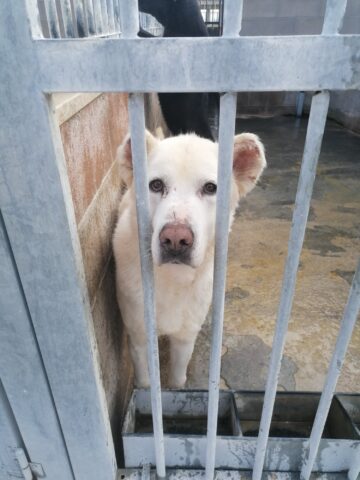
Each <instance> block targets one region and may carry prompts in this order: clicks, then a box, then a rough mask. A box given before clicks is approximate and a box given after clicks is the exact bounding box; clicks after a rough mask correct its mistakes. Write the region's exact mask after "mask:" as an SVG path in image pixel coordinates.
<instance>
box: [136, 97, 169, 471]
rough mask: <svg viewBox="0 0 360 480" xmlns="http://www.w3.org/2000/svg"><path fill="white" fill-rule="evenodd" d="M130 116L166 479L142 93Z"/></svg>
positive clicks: (158, 450)
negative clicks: (150, 252)
mask: <svg viewBox="0 0 360 480" xmlns="http://www.w3.org/2000/svg"><path fill="white" fill-rule="evenodd" d="M129 116H130V133H131V149H132V156H133V169H134V182H135V192H136V213H137V222H138V229H139V248H140V260H141V273H142V286H143V296H144V321H145V327H146V333H147V354H148V367H149V374H150V389H151V406H152V416H153V429H154V437H153V442H152V443H153V448H154V450H155V458H156V470H157V474H158V476H159V477H160V478H163V477H165V455H164V434H163V422H162V407H161V385H160V365H159V347H158V338H157V331H156V316H155V301H154V274H153V263H152V258H151V256H150V255H149V251H150V250H151V234H152V227H151V221H150V214H149V186H148V178H147V161H146V159H147V155H146V140H145V112H144V96H143V95H141V94H131V95H130V96H129Z"/></svg>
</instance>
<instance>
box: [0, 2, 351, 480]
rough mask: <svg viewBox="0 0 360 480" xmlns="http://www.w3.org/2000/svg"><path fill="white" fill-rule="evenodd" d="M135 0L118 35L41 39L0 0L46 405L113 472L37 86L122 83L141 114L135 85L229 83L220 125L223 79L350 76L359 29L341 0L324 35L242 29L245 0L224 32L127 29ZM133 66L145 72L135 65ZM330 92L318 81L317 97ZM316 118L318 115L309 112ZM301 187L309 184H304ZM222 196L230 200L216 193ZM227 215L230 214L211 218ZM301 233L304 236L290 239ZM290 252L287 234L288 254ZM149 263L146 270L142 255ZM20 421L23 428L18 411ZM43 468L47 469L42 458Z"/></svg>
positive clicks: (26, 13)
mask: <svg viewBox="0 0 360 480" xmlns="http://www.w3.org/2000/svg"><path fill="white" fill-rule="evenodd" d="M136 4H137V2H136V0H122V1H121V8H122V18H126V20H127V21H126V22H125V23H124V24H123V25H122V30H123V38H120V39H72V40H68V39H66V40H65V39H61V40H60V39H58V40H43V39H40V38H41V33H40V29H39V19H38V16H37V14H36V12H37V5H36V0H21V1H20V0H19V1H16V2H10V3H9V4H7V5H5V2H3V3H2V4H0V52H1V56H2V58H4V59H5V61H4V65H5V67H6V68H5V69H2V70H1V71H0V85H1V87H0V88H1V90H2V93H1V95H0V102H1V104H2V106H1V109H0V111H1V113H0V115H1V117H0V130H1V131H2V134H1V137H0V144H1V147H2V150H3V152H4V153H3V162H4V168H3V171H2V174H3V180H2V183H1V184H0V202H1V212H2V216H3V221H4V225H5V229H6V231H7V235H8V238H9V241H10V244H11V249H12V252H13V256H14V260H15V264H16V268H17V273H18V275H19V281H20V283H21V287H22V289H23V292H24V297H25V299H26V304H27V306H28V310H29V314H30V316H31V323H32V325H33V328H34V332H35V335H36V339H37V342H38V346H39V351H40V354H41V357H42V359H43V362H44V369H45V372H46V377H47V379H48V382H49V385H50V388H51V391H52V395H53V399H54V409H55V410H56V414H57V417H58V421H59V424H60V425H61V431H62V433H63V437H64V442H65V444H66V448H67V450H68V453H69V458H70V462H71V466H72V469H73V472H74V477H75V478H76V479H77V480H82V479H84V480H85V479H86V480H95V479H96V480H97V479H99V478H101V479H106V480H108V479H109V480H111V479H113V478H114V477H115V472H116V465H115V456H114V449H113V443H112V437H111V432H110V424H109V418H108V413H107V409H106V402H105V395H104V391H103V387H102V385H101V379H100V371H99V362H98V358H97V351H96V341H95V336H94V332H93V326H92V322H91V313H90V308H89V300H88V295H87V289H86V283H85V278H84V272H83V265H82V255H81V249H80V243H79V238H78V233H77V228H76V222H75V217H74V211H73V205H72V199H71V195H70V188H69V182H68V178H67V173H66V167H65V161H64V156H63V151H62V145H61V140H60V135H59V128H58V125H57V124H56V121H55V119H54V114H53V108H52V104H51V99H50V97H48V96H47V94H50V93H55V92H60V91H61V92H70V91H79V92H81V91H87V92H97V91H104V92H110V91H111V92H112V91H124V92H132V93H133V95H131V96H130V98H132V99H133V100H132V101H130V113H131V115H132V116H133V117H134V118H138V119H139V118H140V114H141V110H142V105H141V104H142V95H138V93H136V92H140V93H142V92H150V91H159V92H161V91H162V92H164V91H167V92H172V91H181V92H192V91H223V92H228V93H227V94H226V95H225V96H224V97H223V100H222V103H223V107H222V115H224V118H227V116H228V114H229V116H228V118H229V119H228V122H229V123H228V125H231V123H232V122H233V121H234V114H235V113H234V108H233V101H232V100H231V99H233V98H234V94H233V93H232V92H237V91H259V90H262V91H278V90H286V91H311V90H322V91H324V90H335V89H336V90H348V89H360V35H336V33H337V31H338V29H339V26H340V24H341V19H342V17H343V14H344V12H345V7H346V0H328V3H327V7H328V8H327V12H326V17H325V22H324V28H323V35H321V36H319V35H313V36H296V37H295V36H293V37H239V36H238V32H239V31H240V27H241V8H239V7H241V4H242V2H239V1H236V0H228V1H227V3H226V5H225V11H224V36H223V38H216V39H215V38H197V39H192V38H182V39H160V38H156V39H151V40H149V39H139V38H136V33H137V31H138V11H137V6H136ZM14 52H15V55H14ZM179 52H181V53H180V54H179ZM150 58H151V59H152V61H151V62H149V59H150ZM214 58H216V59H217V63H216V65H215V63H214ZM229 65H231V67H232V68H231V69H229ZM274 65H276V72H275V70H274ZM139 71H141V73H142V75H141V76H139V75H137V73H136V72H139ZM200 72H201V75H199V73H200ZM289 84H290V85H291V87H290V88H289V86H288V85H289ZM327 96H328V94H327V93H321V94H319V96H318V98H323V99H324V98H326V97H327ZM314 98H316V96H315V97H314ZM327 104H328V101H327V102H326V101H325V102H324V105H323V106H322V107H321V108H320V109H319V115H320V118H321V117H322V116H323V115H324V113H325V114H326V111H327ZM314 115H315V113H314ZM325 116H326V115H325ZM317 118H318V117H317V115H315V120H317ZM136 122H137V120H136V121H135V123H134V125H133V127H132V128H131V133H132V136H133V138H138V139H140V142H139V144H138V145H139V149H138V152H134V164H135V165H137V167H135V169H136V168H138V170H139V185H141V184H145V185H146V183H145V181H146V171H144V172H141V166H142V165H143V164H144V157H143V145H142V142H143V139H144V136H143V135H144V125H143V124H140V123H136ZM321 135H322V133H321ZM226 137H227V135H225V133H224V139H223V140H221V139H220V154H222V153H224V152H225V153H226V154H225V158H227V159H228V160H229V158H231V156H230V155H229V148H228V147H229V145H228V144H227V140H226ZM17 138H19V139H20V140H19V141H18V140H17ZM320 144H321V138H320V143H319V138H318V137H317V138H315V141H314V142H313V143H312V144H311V142H310V146H309V148H310V156H314V155H315V157H316V158H315V166H316V160H317V156H318V153H319V149H318V148H317V145H318V146H319V148H320ZM305 153H306V151H305ZM141 157H142V158H141ZM227 163H228V162H227ZM228 167H229V166H227V168H226V170H227V175H229V168H228ZM312 174H313V175H315V172H312ZM141 175H143V178H140V177H141ZM220 180H221V181H220V182H219V188H218V192H219V197H221V195H220V194H221V192H222V193H224V192H225V190H224V188H225V185H226V182H227V181H228V177H227V178H226V177H224V178H220ZM141 182H142V183H141ZM220 183H221V185H222V186H221V185H220ZM310 194H311V191H310V193H309V198H310V196H311V195H310ZM222 198H223V200H222V202H223V203H224V204H226V196H223V197H222ZM218 205H219V204H218ZM305 214H306V208H305ZM141 215H142V218H143V220H144V230H143V235H142V238H144V235H145V234H146V231H147V228H148V219H147V205H146V202H145V205H144V207H143V211H142V214H141ZM141 215H140V216H141ZM305 225H306V221H305ZM224 228H225V229H226V225H225V226H223V227H221V229H224ZM223 234H224V230H222V231H221V230H220V229H219V230H218V238H220V237H221V236H222V235H223ZM301 244H302V241H301V242H300V249H301ZM226 249H227V240H226V241H224V243H223V247H221V248H220V249H219V252H218V255H219V257H222V258H224V253H226ZM64 252H66V255H64ZM291 252H292V250H291V248H290V250H289V255H290V256H291ZM295 263H296V262H295ZM218 265H221V261H220V262H219V263H218ZM223 267H224V265H223V264H222V268H221V269H220V273H218V275H219V277H218V278H219V281H221V278H222V277H223V275H224V268H223ZM296 269H297V267H296V265H295V271H294V269H293V270H292V272H293V273H292V275H295V276H296ZM145 271H148V270H147V269H146V268H145ZM216 272H217V270H216V266H215V273H216ZM149 279H151V273H150V277H147V280H146V279H145V280H144V290H145V293H148V294H149V295H150V297H149V298H151V295H152V293H151V282H149ZM146 282H147V283H146ZM222 297H223V292H219V294H218V295H217V298H215V296H214V303H217V308H214V310H216V311H217V312H218V316H217V317H216V318H215V317H214V319H213V322H214V325H216V326H217V331H218V332H219V329H220V328H221V325H222V315H223V312H222V311H221V310H222V309H221V305H222V302H223V298H222ZM291 300H292V296H291V294H290V296H288V297H287V300H286V301H287V302H288V301H290V310H291ZM150 307H151V305H150ZM150 310H151V308H150ZM288 315H290V311H289V312H288ZM148 320H149V325H148V326H149V332H150V333H151V335H150V336H149V338H150V342H152V343H150V347H151V348H150V349H149V350H150V351H153V352H155V351H156V348H157V345H156V342H157V341H156V339H155V337H154V332H155V327H154V312H153V311H152V312H151V311H149V318H148ZM287 320H288V318H286V315H285V317H284V324H283V327H281V329H280V330H281V331H280V334H279V335H278V336H277V337H276V338H277V342H278V343H277V344H276V341H275V343H274V346H275V345H278V346H280V355H277V354H276V352H275V349H274V348H273V357H274V360H273V361H272V365H273V367H272V368H273V373H274V377H273V378H274V379H275V391H276V383H277V367H278V364H279V362H280V361H281V355H282V348H283V343H284V341H285V334H286V328H285V330H284V327H286V324H287ZM213 345H214V347H213V351H214V352H215V353H216V352H217V351H218V350H219V349H218V345H217V344H216V341H215V343H214V344H213ZM274 352H275V353H274ZM150 357H153V356H152V355H150ZM150 360H151V361H153V362H154V363H153V367H152V371H153V377H154V378H155V383H154V384H153V385H154V388H153V389H152V390H153V392H152V393H153V400H154V405H155V406H156V409H155V412H156V410H157V413H154V417H155V426H157V427H158V428H157V429H156V428H155V438H157V440H158V441H160V444H158V442H156V444H157V445H158V446H157V466H158V475H159V476H160V477H163V476H164V475H165V471H164V469H165V465H164V462H163V452H162V447H161V443H162V440H161V428H160V427H161V401H160V404H159V403H158V399H159V393H160V392H159V385H160V384H159V381H158V366H157V365H156V363H158V359H157V360H156V358H155V359H152V358H150ZM215 362H218V355H215ZM150 364H151V362H150ZM217 372H218V365H215V367H214V371H213V375H212V377H213V378H212V380H211V381H212V382H214V381H215V382H216V377H217V376H218V375H217ZM269 378H270V377H269ZM214 385H215V384H214ZM273 386H274V384H272V386H271V385H270V384H269V382H268V388H267V391H268V392H269V393H268V397H269V399H270V401H269V403H268V404H266V408H267V411H268V413H267V414H266V415H265V416H264V422H265V423H266V422H267V421H268V420H269V415H270V414H271V411H272V404H271V402H272V401H273V398H272V397H273V391H272V388H273ZM210 391H211V389H210ZM211 395H213V396H212V397H211V400H210V402H211V403H212V405H213V410H212V411H211V414H212V415H211V417H212V420H211V419H209V421H210V422H212V427H210V430H209V436H208V442H209V443H208V448H209V449H210V450H209V452H210V453H209V454H208V463H207V471H206V475H207V478H212V476H213V470H214V465H213V464H212V461H211V459H212V455H211V449H212V448H214V447H215V441H216V429H215V427H214V418H216V415H217V408H216V396H217V395H218V387H216V385H215V386H214V389H213V393H211ZM159 412H160V413H159ZM209 417H210V416H209ZM209 425H210V424H209ZM19 427H20V429H21V425H19ZM266 427H267V425H264V428H263V429H262V428H260V437H261V438H260V439H259V443H258V454H257V456H256V462H257V463H256V469H255V470H254V479H258V478H260V476H261V473H262V463H263V462H262V460H263V455H265V448H266V443H267V439H268V431H266ZM156 431H157V432H158V435H157V434H156ZM159 445H160V446H159ZM34 461H36V459H34ZM44 468H45V470H46V465H45V466H44ZM59 473H61V472H59ZM355 474H356V470H355ZM59 478H62V479H64V478H66V476H62V477H59ZM304 478H305V477H304Z"/></svg>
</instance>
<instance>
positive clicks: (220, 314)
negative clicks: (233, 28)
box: [206, 93, 236, 480]
mask: <svg viewBox="0 0 360 480" xmlns="http://www.w3.org/2000/svg"><path fill="white" fill-rule="evenodd" d="M235 117H236V93H226V94H225V95H223V96H222V97H221V99H220V132H219V157H218V158H219V160H218V190H217V198H216V233H215V264H214V284H213V303H212V304H213V311H212V335H211V358H210V372H209V406H208V423H207V445H206V479H207V480H211V479H213V478H214V468H215V450H216V431H217V417H218V407H219V379H220V366H221V346H222V331H223V321H224V297H225V283H226V263H227V252H228V236H229V221H230V217H229V209H230V191H231V178H232V166H233V148H234V134H235Z"/></svg>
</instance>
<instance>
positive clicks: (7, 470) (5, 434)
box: [0, 380, 23, 480]
mask: <svg viewBox="0 0 360 480" xmlns="http://www.w3.org/2000/svg"><path fill="white" fill-rule="evenodd" d="M0 412H1V414H0V478H1V479H3V480H8V479H14V478H16V477H20V475H21V471H20V468H19V464H18V463H17V461H16V457H15V451H16V449H17V448H19V447H23V441H22V438H21V435H20V432H19V429H18V426H17V424H16V420H15V417H14V414H13V411H12V410H11V406H10V403H9V400H8V398H7V395H6V392H5V390H4V387H3V384H2V383H1V380H0Z"/></svg>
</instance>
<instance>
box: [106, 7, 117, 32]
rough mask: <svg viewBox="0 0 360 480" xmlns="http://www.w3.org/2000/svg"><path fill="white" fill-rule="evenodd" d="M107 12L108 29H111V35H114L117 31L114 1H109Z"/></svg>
mask: <svg viewBox="0 0 360 480" xmlns="http://www.w3.org/2000/svg"><path fill="white" fill-rule="evenodd" d="M107 11H108V29H109V33H112V32H114V31H115V21H114V0H107Z"/></svg>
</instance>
